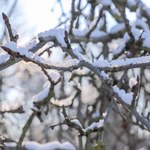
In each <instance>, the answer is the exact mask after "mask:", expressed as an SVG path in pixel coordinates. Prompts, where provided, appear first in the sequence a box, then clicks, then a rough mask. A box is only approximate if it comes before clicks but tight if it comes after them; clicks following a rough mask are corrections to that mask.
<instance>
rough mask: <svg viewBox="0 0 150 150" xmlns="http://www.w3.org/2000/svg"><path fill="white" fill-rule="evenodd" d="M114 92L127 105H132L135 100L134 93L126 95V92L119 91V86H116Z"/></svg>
mask: <svg viewBox="0 0 150 150" xmlns="http://www.w3.org/2000/svg"><path fill="white" fill-rule="evenodd" d="M113 90H114V92H115V93H116V94H118V96H119V97H120V98H121V99H122V100H123V101H124V102H125V103H126V104H128V105H131V103H132V100H133V93H132V92H129V93H126V92H125V90H123V89H119V88H118V87H117V86H114V87H113Z"/></svg>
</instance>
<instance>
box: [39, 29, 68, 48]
mask: <svg viewBox="0 0 150 150" xmlns="http://www.w3.org/2000/svg"><path fill="white" fill-rule="evenodd" d="M38 37H39V38H42V39H43V40H44V41H50V40H52V39H54V38H56V40H57V42H58V43H59V44H60V45H61V46H62V47H67V46H66V43H65V41H64V37H65V29H50V30H48V31H45V32H42V33H39V34H38Z"/></svg>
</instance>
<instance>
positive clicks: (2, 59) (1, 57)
mask: <svg viewBox="0 0 150 150" xmlns="http://www.w3.org/2000/svg"><path fill="white" fill-rule="evenodd" d="M9 58H10V55H8V54H4V55H0V64H3V63H5V62H6V61H7V60H8V59H9Z"/></svg>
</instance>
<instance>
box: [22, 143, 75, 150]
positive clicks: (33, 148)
mask: <svg viewBox="0 0 150 150" xmlns="http://www.w3.org/2000/svg"><path fill="white" fill-rule="evenodd" d="M23 145H24V147H25V148H26V149H27V150H56V149H59V150H75V147H74V145H72V144H71V143H70V142H64V143H60V142H58V141H53V142H48V143H45V144H40V143H37V142H31V141H29V142H24V144H23Z"/></svg>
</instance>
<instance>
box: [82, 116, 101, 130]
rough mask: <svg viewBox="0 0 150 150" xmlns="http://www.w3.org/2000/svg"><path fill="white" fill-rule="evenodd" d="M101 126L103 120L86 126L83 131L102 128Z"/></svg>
mask: <svg viewBox="0 0 150 150" xmlns="http://www.w3.org/2000/svg"><path fill="white" fill-rule="evenodd" d="M103 125H104V120H103V119H100V120H99V122H93V123H92V124H91V125H90V126H88V127H87V128H86V129H85V131H88V130H94V129H98V128H101V127H103Z"/></svg>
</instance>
